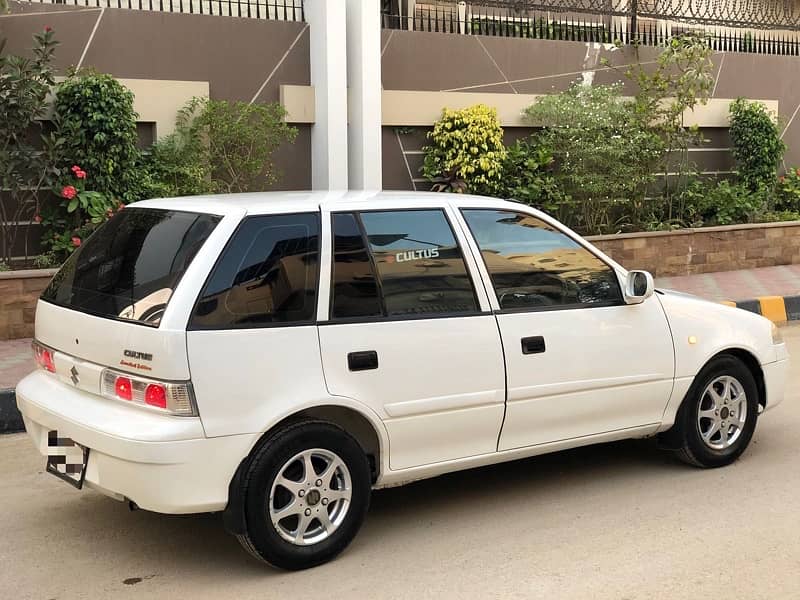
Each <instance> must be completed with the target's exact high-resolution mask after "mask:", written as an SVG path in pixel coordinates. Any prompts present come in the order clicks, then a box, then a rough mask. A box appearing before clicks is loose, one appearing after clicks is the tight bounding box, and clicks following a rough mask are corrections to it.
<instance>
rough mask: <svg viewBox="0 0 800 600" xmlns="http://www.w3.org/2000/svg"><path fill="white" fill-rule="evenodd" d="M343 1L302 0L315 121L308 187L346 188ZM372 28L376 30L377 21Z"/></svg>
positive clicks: (345, 44)
mask: <svg viewBox="0 0 800 600" xmlns="http://www.w3.org/2000/svg"><path fill="white" fill-rule="evenodd" d="M345 4H346V0H306V3H305V12H306V21H308V25H309V30H310V36H311V38H310V42H311V85H313V86H314V95H315V100H314V114H315V122H314V125H313V126H312V127H311V187H312V188H313V189H315V190H344V189H347V155H348V152H347V42H346V19H345ZM374 27H375V28H376V29H379V24H378V23H377V22H376V23H375V24H374ZM379 35H380V33H379ZM379 53H380V52H379Z"/></svg>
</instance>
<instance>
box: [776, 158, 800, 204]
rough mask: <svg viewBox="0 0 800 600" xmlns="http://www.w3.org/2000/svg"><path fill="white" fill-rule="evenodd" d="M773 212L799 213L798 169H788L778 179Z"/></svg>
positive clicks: (799, 182) (799, 171)
mask: <svg viewBox="0 0 800 600" xmlns="http://www.w3.org/2000/svg"><path fill="white" fill-rule="evenodd" d="M775 210H777V211H797V212H800V168H797V169H789V170H788V171H786V173H785V174H783V175H781V176H780V177H778V185H777V186H776V189H775Z"/></svg>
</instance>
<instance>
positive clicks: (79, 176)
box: [75, 171, 86, 179]
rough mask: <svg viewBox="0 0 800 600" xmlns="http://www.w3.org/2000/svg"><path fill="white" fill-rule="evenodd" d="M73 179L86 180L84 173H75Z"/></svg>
mask: <svg viewBox="0 0 800 600" xmlns="http://www.w3.org/2000/svg"><path fill="white" fill-rule="evenodd" d="M75 177H77V178H78V179H86V171H75Z"/></svg>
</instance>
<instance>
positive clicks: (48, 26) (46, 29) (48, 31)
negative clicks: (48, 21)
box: [44, 25, 53, 33]
mask: <svg viewBox="0 0 800 600" xmlns="http://www.w3.org/2000/svg"><path fill="white" fill-rule="evenodd" d="M51 31H53V28H52V27H50V25H45V26H44V32H45V33H50V32H51Z"/></svg>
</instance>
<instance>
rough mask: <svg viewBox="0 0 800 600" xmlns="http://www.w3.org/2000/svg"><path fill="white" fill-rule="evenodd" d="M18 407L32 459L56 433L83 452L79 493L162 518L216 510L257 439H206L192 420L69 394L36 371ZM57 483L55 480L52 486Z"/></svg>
mask: <svg viewBox="0 0 800 600" xmlns="http://www.w3.org/2000/svg"><path fill="white" fill-rule="evenodd" d="M17 405H18V406H19V409H20V412H21V413H22V416H23V419H24V421H25V427H26V429H27V431H28V435H30V437H31V439H32V440H33V442H34V444H35V445H36V447H37V449H38V450H39V452H40V453H41V454H42V455H43V456H44V455H46V454H47V436H48V432H49V431H52V430H55V431H58V435H59V437H68V438H71V439H72V440H74V441H75V442H77V443H78V444H80V445H82V446H85V447H87V448H90V452H89V462H88V465H87V469H86V478H85V481H84V483H85V485H86V486H88V487H91V488H94V489H97V490H98V491H100V492H102V493H104V494H106V495H108V496H111V497H113V498H116V499H118V500H123V499H129V500H132V501H133V502H135V503H136V504H137V505H138V506H139V507H140V508H143V509H146V510H151V511H155V512H161V513H172V514H182V513H195V512H210V511H217V510H222V509H223V508H224V507H225V505H226V504H227V502H228V484H229V483H230V481H231V478H232V477H233V474H234V472H235V471H236V468H237V467H238V466H239V463H240V462H241V461H242V459H244V457H245V456H247V454H248V453H249V451H250V449H251V447H252V445H253V444H254V443H255V441H256V438H257V435H251V434H248V435H236V436H225V437H218V438H206V437H205V435H204V433H203V428H202V423H201V422H200V420H199V419H198V418H196V417H170V416H165V415H159V414H154V413H151V412H149V411H144V410H140V409H138V408H136V407H131V406H125V405H121V404H119V403H115V402H114V401H110V400H107V399H104V398H100V397H98V396H94V395H92V394H88V393H85V392H82V391H79V390H75V389H72V388H70V387H69V386H66V385H64V384H63V383H60V382H59V381H58V380H56V379H55V378H54V377H51V376H50V375H48V374H47V373H44V372H42V371H37V372H35V373H32V374H31V375H29V376H28V377H26V378H25V379H23V380H22V381H21V382H20V383H19V385H18V386H17ZM53 481H54V482H56V479H55V478H54V479H53Z"/></svg>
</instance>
